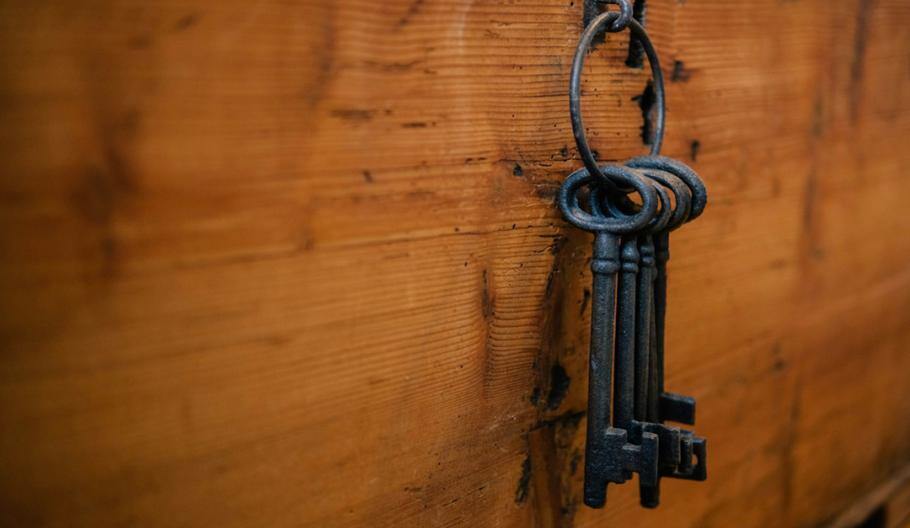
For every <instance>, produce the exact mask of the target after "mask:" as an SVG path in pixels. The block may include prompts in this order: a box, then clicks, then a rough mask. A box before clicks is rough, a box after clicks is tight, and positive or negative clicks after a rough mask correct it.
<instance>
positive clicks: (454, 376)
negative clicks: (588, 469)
mask: <svg viewBox="0 0 910 528" xmlns="http://www.w3.org/2000/svg"><path fill="white" fill-rule="evenodd" d="M581 4H582V2H579V1H576V2H571V1H568V0H566V1H556V0H534V1H531V2H514V1H505V2H504V1H499V0H495V1H494V0H450V1H445V2H444V1H442V0H388V1H386V2H366V1H364V0H337V1H335V2H321V1H317V0H302V1H298V2H286V1H279V0H271V1H256V2H241V1H237V0H223V1H220V2H215V1H205V0H157V1H155V2H140V1H127V0H94V1H89V0H82V1H79V2H75V1H66V0H35V1H32V2H14V1H9V2H0V76H2V77H0V116H2V118H3V124H4V126H3V127H2V129H0V159H2V160H3V161H2V164H3V165H2V166H3V178H2V180H0V226H2V227H0V288H2V291H3V295H2V296H0V313H2V317H0V339H2V341H0V343H2V362H0V365H2V366H0V523H2V524H3V525H4V526H127V525H139V526H223V527H230V526H275V527H278V526H318V527H345V526H377V527H378V526H389V527H392V526H394V527H401V526H472V527H474V526H484V527H485V526H502V527H506V526H516V527H518V526H521V527H525V526H541V527H543V526H554V527H569V526H578V527H583V526H662V527H665V528H669V527H696V526H698V527H707V526H717V527H727V526H738V527H749V526H817V525H819V524H820V523H825V522H828V521H831V520H833V519H835V518H836V517H837V516H838V514H840V513H841V512H842V511H845V510H847V509H848V508H849V506H850V504H851V503H852V502H853V501H855V500H857V499H859V498H860V497H861V496H863V495H864V494H866V493H867V492H869V491H870V490H872V489H874V488H875V487H876V486H877V485H878V484H880V483H881V482H884V481H886V480H887V479H888V478H889V476H890V475H892V474H894V473H895V472H896V471H898V470H899V469H900V468H902V467H904V466H905V465H906V464H908V463H910V456H908V454H907V453H908V452H910V451H908V450H910V421H908V420H906V417H907V416H908V415H910V403H908V402H910V354H908V349H910V324H908V323H910V237H908V236H907V233H908V232H910V214H908V213H907V212H906V210H905V209H906V208H905V199H904V193H907V192H910V180H908V178H907V177H906V175H907V174H908V173H910V152H908V149H907V138H908V137H910V136H908V133H910V70H908V64H910V63H908V60H907V59H908V55H907V50H908V49H910V5H908V4H907V3H906V2H902V1H901V0H875V1H872V2H869V1H861V0H841V1H836V2H822V1H820V0H798V1H780V2H751V1H744V0H735V1H734V0H731V1H724V2H712V1H708V0H686V1H685V2H683V1H676V0H647V26H648V29H649V31H650V32H651V33H652V36H653V39H654V42H655V44H656V46H657V48H658V50H659V51H660V53H661V60H662V62H663V68H664V71H665V73H666V75H667V76H668V78H671V79H672V82H671V83H670V84H669V85H668V95H669V123H668V136H667V143H666V147H665V153H667V154H669V155H672V156H676V157H680V158H682V159H685V160H686V161H687V162H689V163H692V164H693V166H695V167H696V168H697V170H698V171H699V172H700V173H701V174H702V175H703V177H704V178H705V180H706V182H707V184H708V187H709V192H710V205H709V208H708V210H707V212H706V214H705V215H704V216H703V217H702V218H701V219H699V220H698V221H697V222H695V223H693V224H691V225H690V226H687V227H686V228H685V229H684V230H682V231H680V232H679V233H678V235H674V247H673V259H672V261H671V264H670V268H671V276H670V281H671V285H670V288H671V292H670V297H671V298H670V311H669V321H668V340H669V341H668V372H669V379H668V380H667V383H668V386H669V387H671V388H672V389H673V390H675V391H678V392H682V393H687V394H692V395H693V396H696V397H697V398H698V401H699V411H698V427H697V429H698V431H699V432H700V433H702V434H704V435H705V436H707V437H708V439H709V446H710V447H709V449H710V468H709V471H710V474H709V480H708V481H707V482H705V483H702V484H692V483H680V482H670V483H667V484H666V485H665V487H664V493H663V504H662V506H661V508H660V509H658V510H656V511H644V510H642V509H641V508H640V507H639V506H638V504H637V497H636V496H635V494H636V491H635V489H633V488H635V486H626V487H622V488H611V490H610V497H609V506H608V508H607V509H606V510H600V511H595V510H590V509H587V508H585V507H583V506H581V501H580V492H581V489H580V484H581V471H580V470H579V468H580V467H581V466H580V464H579V462H580V460H581V456H582V455H581V454H582V453H583V438H584V424H585V421H584V409H585V405H586V402H585V394H586V375H587V374H586V366H585V358H586V353H587V349H586V346H587V327H588V321H589V319H588V315H589V314H588V308H589V306H588V293H587V290H586V288H587V287H588V285H589V283H590V276H589V272H588V271H587V259H588V258H589V255H590V238H589V236H588V235H586V234H583V233H579V232H577V231H576V230H574V229H571V228H569V227H567V226H566V225H565V223H564V222H563V221H562V219H561V218H560V215H559V214H558V211H557V210H556V209H555V207H554V205H553V196H554V193H555V190H556V188H557V187H558V185H559V183H560V182H561V181H562V179H563V178H564V177H565V175H566V174H568V172H569V171H571V170H573V169H574V168H576V167H578V166H580V163H579V160H578V156H577V152H576V150H575V148H574V145H573V142H572V135H571V131H570V128H569V120H568V113H567V106H568V105H567V94H566V87H567V84H568V69H569V66H570V62H571V56H572V53H573V50H574V46H575V42H576V39H577V37H578V35H579V33H580V31H581V27H580V21H581V9H582V7H581ZM628 45H629V42H628V37H626V36H624V35H620V36H616V37H615V38H612V37H611V39H609V40H608V42H607V43H606V44H605V45H604V46H603V47H602V48H601V49H599V50H598V51H597V52H595V53H594V54H593V55H591V56H590V57H589V59H588V60H587V65H586V70H585V82H584V91H585V93H584V96H585V97H584V103H583V104H584V109H585V112H586V114H585V115H586V124H587V125H588V126H589V127H590V129H591V133H592V141H593V142H594V143H595V144H596V148H597V149H598V151H599V153H600V155H601V157H602V158H603V159H610V160H620V159H624V158H626V157H628V156H631V155H633V154H636V153H640V152H642V151H643V150H644V146H643V145H642V140H641V127H642V124H643V117H642V112H641V110H640V109H639V106H638V104H637V102H636V100H635V98H636V96H639V95H640V94H642V92H643V91H644V89H645V86H646V83H647V77H646V71H645V70H640V69H634V68H629V67H626V66H625V65H624V60H625V57H626V54H627V49H628Z"/></svg>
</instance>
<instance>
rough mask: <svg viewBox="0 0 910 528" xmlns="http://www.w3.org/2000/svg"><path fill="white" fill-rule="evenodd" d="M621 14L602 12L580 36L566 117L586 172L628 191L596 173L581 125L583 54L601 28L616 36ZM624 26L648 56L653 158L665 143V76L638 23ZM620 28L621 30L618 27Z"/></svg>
mask: <svg viewBox="0 0 910 528" xmlns="http://www.w3.org/2000/svg"><path fill="white" fill-rule="evenodd" d="M609 3H618V4H619V5H620V8H621V9H623V8H625V7H626V6H628V5H629V3H628V2H627V1H623V0H619V2H609ZM624 13H625V9H623V10H622V11H621V12H620V13H615V12H613V11H608V12H605V13H601V14H600V15H598V16H597V17H596V18H594V20H592V21H591V23H590V24H589V25H588V27H587V28H585V30H584V32H583V33H582V34H581V38H580V39H579V42H578V47H577V48H576V50H575V58H574V59H573V60H572V73H571V77H570V78H569V114H570V117H571V120H572V134H573V135H574V136H575V144H576V145H577V146H578V153H579V154H581V159H582V161H584V164H585V167H586V168H587V169H588V172H590V173H591V174H600V175H601V176H602V178H601V179H602V180H603V181H604V182H605V184H606V186H607V188H609V189H610V190H613V191H622V192H628V191H629V189H628V187H625V186H622V185H621V184H618V182H616V181H614V180H613V178H612V177H610V176H609V175H606V174H603V173H602V172H601V171H600V170H598V165H597V159H596V158H595V157H594V153H593V152H592V151H591V147H590V145H589V144H588V138H587V135H586V134H585V127H584V122H583V121H582V117H581V70H582V68H583V67H584V62H585V55H586V54H587V52H588V51H589V50H590V49H591V43H592V42H593V41H594V37H595V36H596V35H597V34H598V33H599V32H600V29H601V28H602V27H604V26H608V25H609V27H608V28H607V30H608V32H611V33H615V32H616V31H617V30H616V29H614V28H616V27H619V26H621V22H622V20H623V19H624V18H625V17H624ZM626 27H628V28H629V30H630V31H631V32H632V34H633V35H634V36H635V37H636V38H637V39H638V40H639V42H641V45H642V49H644V52H645V54H646V55H647V56H648V64H649V65H650V67H651V76H652V78H653V86H654V104H656V105H657V117H656V118H655V120H654V133H653V135H652V138H651V155H652V156H656V155H658V154H660V148H661V145H662V144H663V140H664V121H665V115H666V102H665V97H664V77H663V72H662V71H661V69H660V59H658V57H657V51H656V50H655V49H654V45H653V44H652V43H651V39H650V37H648V33H647V31H645V28H644V27H642V25H641V24H639V23H638V21H637V20H635V19H634V18H629V19H628V25H627V26H626ZM620 29H622V28H621V27H620Z"/></svg>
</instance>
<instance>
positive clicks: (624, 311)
mask: <svg viewBox="0 0 910 528" xmlns="http://www.w3.org/2000/svg"><path fill="white" fill-rule="evenodd" d="M595 3H597V4H613V5H617V6H619V12H614V11H606V12H603V13H600V14H597V15H596V16H593V17H592V19H591V21H590V23H589V24H588V25H587V27H586V29H585V30H584V32H583V33H582V35H581V39H580V42H579V45H578V49H577V50H576V52H575V59H574V62H573V64H572V73H571V77H570V83H569V103H570V104H569V112H570V116H571V122H572V130H573V134H574V136H575V142H576V145H577V146H578V151H579V153H580V154H581V158H582V160H583V162H584V167H583V168H581V169H579V170H577V171H575V172H573V173H572V174H571V175H569V177H568V178H567V179H566V181H565V182H564V183H563V185H562V186H561V188H560V192H559V195H558V197H557V201H558V204H559V207H560V209H561V211H562V214H563V216H564V217H565V218H566V220H567V221H568V222H569V223H571V224H572V225H574V226H576V227H578V228H580V229H583V230H586V231H590V232H592V233H594V247H593V259H592V262H591V270H592V274H593V294H592V317H591V344H590V357H589V380H588V424H587V427H588V428H587V436H586V441H587V445H586V449H585V488H584V499H585V503H586V504H587V505H589V506H591V507H595V508H597V507H602V506H603V505H604V504H605V502H606V495H607V494H606V487H607V484H609V483H611V482H612V483H616V484H621V483H623V482H626V481H627V480H629V479H630V478H632V475H633V474H635V473H637V474H638V480H639V491H640V497H641V504H642V505H643V506H645V507H649V508H653V507H656V506H657V505H658V504H659V502H660V479H661V478H662V477H668V478H677V479H684V480H704V479H705V478H706V477H707V443H706V441H705V439H704V438H701V437H698V436H695V435H694V434H693V433H692V432H690V431H687V430H684V429H680V428H677V427H673V426H669V425H666V424H665V423H664V422H666V421H668V420H669V421H674V422H679V423H684V424H690V425H691V424H694V422H695V400H694V399H693V398H690V397H688V396H681V395H677V394H673V393H669V392H666V391H665V390H664V334H665V321H666V311H667V308H666V298H667V261H668V260H669V257H670V252H669V234H670V232H671V231H673V230H675V229H678V228H679V227H680V226H682V225H683V224H685V223H686V222H689V221H692V220H694V219H695V218H697V217H698V216H700V215H701V214H702V212H703V211H704V208H705V206H706V204H707V191H706V189H705V185H704V183H703V182H702V181H701V179H700V178H699V177H698V175H697V174H696V173H695V172H694V171H693V170H692V169H691V168H689V167H687V166H686V165H685V164H683V163H681V162H679V161H676V160H674V159H671V158H667V157H664V156H661V155H660V149H661V144H662V142H663V134H664V123H665V117H666V108H665V102H664V101H665V95H664V83H663V76H662V74H661V70H660V63H659V61H658V57H657V53H656V51H655V49H654V46H653V44H652V43H651V40H650V38H649V37H648V34H647V32H646V31H645V30H644V28H643V27H642V26H641V25H640V24H639V23H638V22H637V21H636V20H635V19H634V18H632V5H631V4H630V2H629V0H609V1H601V2H595ZM592 5H593V4H591V2H587V3H586V13H587V12H588V9H587V8H589V7H591V6H592ZM626 28H628V29H630V30H631V32H632V34H633V35H634V36H635V38H636V39H637V40H638V41H639V42H640V44H641V47H642V49H643V50H644V53H645V55H646V56H647V57H648V61H649V64H650V67H651V72H652V77H653V86H654V94H655V104H656V105H657V116H656V118H655V120H654V126H653V134H652V137H651V141H650V145H651V152H650V154H649V155H648V156H642V157H638V158H633V159H631V160H629V161H627V162H626V163H625V164H623V165H617V164H608V165H602V164H598V162H597V160H596V158H595V156H594V153H593V151H592V150H591V148H590V145H589V144H588V140H587V136H586V133H585V128H584V123H583V120H582V116H581V70H582V66H583V63H584V58H585V55H586V54H587V53H588V50H589V49H590V47H591V46H592V44H593V43H594V42H595V41H596V37H597V35H598V34H599V33H602V32H606V33H615V32H618V31H622V30H623V29H626ZM633 192H634V193H637V194H638V195H639V197H640V198H639V201H640V205H637V204H636V203H635V202H634V201H632V200H630V199H629V198H628V195H629V194H630V193H633ZM614 371H615V373H616V375H615V379H614V376H613V373H614ZM611 392H612V398H611ZM611 409H612V411H613V414H612V421H611Z"/></svg>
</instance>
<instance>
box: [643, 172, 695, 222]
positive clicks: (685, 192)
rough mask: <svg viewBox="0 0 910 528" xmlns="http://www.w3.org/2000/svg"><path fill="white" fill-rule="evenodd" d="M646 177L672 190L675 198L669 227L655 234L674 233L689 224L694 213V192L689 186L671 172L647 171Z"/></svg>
mask: <svg viewBox="0 0 910 528" xmlns="http://www.w3.org/2000/svg"><path fill="white" fill-rule="evenodd" d="M645 176H647V177H648V178H651V179H652V180H655V181H657V182H658V183H660V184H661V185H663V186H664V187H666V188H668V189H670V190H671V191H672V192H673V198H674V201H675V205H676V207H675V208H674V209H673V214H672V215H671V216H670V220H669V222H667V225H666V226H664V228H663V229H660V230H655V232H656V231H673V230H674V229H676V228H677V227H679V226H681V225H683V224H685V223H686V222H688V221H689V215H690V214H691V212H692V191H690V190H689V186H688V185H686V183H685V182H684V181H682V180H681V179H680V178H677V177H676V176H674V175H673V174H671V173H669V172H664V171H659V170H648V171H645Z"/></svg>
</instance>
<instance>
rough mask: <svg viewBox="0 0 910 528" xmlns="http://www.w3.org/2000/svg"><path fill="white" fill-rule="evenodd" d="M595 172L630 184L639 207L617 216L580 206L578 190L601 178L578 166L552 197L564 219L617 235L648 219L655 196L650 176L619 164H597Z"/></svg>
mask: <svg viewBox="0 0 910 528" xmlns="http://www.w3.org/2000/svg"><path fill="white" fill-rule="evenodd" d="M595 174H600V175H602V177H608V178H611V179H612V180H613V181H616V182H617V183H620V184H622V185H625V186H627V187H631V188H632V189H633V190H634V191H635V192H637V193H638V194H639V195H640V196H641V209H640V210H639V211H638V212H637V213H635V214H633V215H629V216H626V217H621V218H614V217H609V216H604V215H600V214H596V213H595V212H590V213H589V212H587V211H585V210H584V209H582V208H581V205H580V204H579V201H578V191H579V190H581V188H582V187H584V186H586V185H588V186H593V187H596V186H598V185H600V184H601V183H602V182H603V179H602V177H598V176H595V175H592V174H591V173H590V172H589V171H588V169H586V168H581V169H578V170H577V171H575V172H573V173H572V174H570V175H569V177H568V178H566V181H564V182H563V184H562V186H561V187H560V188H559V194H558V195H557V197H556V202H557V204H558V205H559V209H560V210H561V211H562V214H563V216H564V217H565V219H566V220H567V221H569V222H570V223H571V224H572V225H574V226H576V227H578V228H580V229H584V230H585V231H594V232H605V233H612V234H617V235H622V234H627V233H632V232H635V231H638V230H640V229H641V228H643V227H644V226H645V225H647V224H648V222H650V221H651V219H652V218H653V217H654V214H655V213H656V212H657V200H658V198H657V192H656V191H655V190H654V187H653V186H652V184H651V181H650V180H648V179H647V178H644V177H643V176H640V175H638V174H637V173H636V171H633V170H630V169H628V168H626V167H623V166H620V165H603V166H600V167H598V168H597V172H596V173H595Z"/></svg>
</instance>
